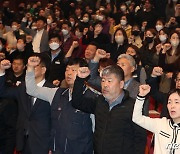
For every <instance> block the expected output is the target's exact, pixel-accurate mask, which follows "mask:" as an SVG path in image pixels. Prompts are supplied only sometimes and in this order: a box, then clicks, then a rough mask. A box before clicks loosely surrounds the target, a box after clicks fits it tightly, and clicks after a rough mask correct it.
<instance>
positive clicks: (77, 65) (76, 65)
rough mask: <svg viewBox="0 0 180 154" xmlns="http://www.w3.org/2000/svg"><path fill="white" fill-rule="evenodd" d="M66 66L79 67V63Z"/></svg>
mask: <svg viewBox="0 0 180 154" xmlns="http://www.w3.org/2000/svg"><path fill="white" fill-rule="evenodd" d="M66 68H79V64H74V65H67V67H66Z"/></svg>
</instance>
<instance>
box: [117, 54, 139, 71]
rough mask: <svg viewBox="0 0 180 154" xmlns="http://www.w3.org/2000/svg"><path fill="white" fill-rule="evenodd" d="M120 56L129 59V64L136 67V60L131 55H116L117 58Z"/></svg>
mask: <svg viewBox="0 0 180 154" xmlns="http://www.w3.org/2000/svg"><path fill="white" fill-rule="evenodd" d="M121 58H125V59H127V60H128V61H129V63H130V65H131V66H133V67H134V68H135V69H136V62H135V60H134V58H133V57H132V56H131V55H128V54H121V55H119V56H118V58H117V60H119V59H121Z"/></svg>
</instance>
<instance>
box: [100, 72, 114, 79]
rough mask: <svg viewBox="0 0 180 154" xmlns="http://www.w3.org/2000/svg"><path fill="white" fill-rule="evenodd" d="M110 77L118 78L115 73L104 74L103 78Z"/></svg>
mask: <svg viewBox="0 0 180 154" xmlns="http://www.w3.org/2000/svg"><path fill="white" fill-rule="evenodd" d="M107 78H108V79H109V78H117V76H116V75H115V74H114V73H107V74H103V75H102V79H107Z"/></svg>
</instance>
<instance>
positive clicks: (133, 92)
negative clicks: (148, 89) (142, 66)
mask: <svg viewBox="0 0 180 154" xmlns="http://www.w3.org/2000/svg"><path fill="white" fill-rule="evenodd" d="M139 86H140V83H139V82H137V81H136V80H135V79H132V80H131V82H130V83H129V85H128V87H127V89H126V90H127V91H129V96H130V97H132V98H133V99H136V97H137V94H138V92H139Z"/></svg>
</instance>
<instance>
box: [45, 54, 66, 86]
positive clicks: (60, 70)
mask: <svg viewBox="0 0 180 154" xmlns="http://www.w3.org/2000/svg"><path fill="white" fill-rule="evenodd" d="M43 54H45V55H46V56H47V58H46V63H47V64H49V66H50V67H49V71H48V75H47V81H49V82H50V83H52V82H53V81H54V80H60V81H62V80H63V79H64V73H65V69H66V65H65V59H64V54H63V51H60V53H59V54H58V55H57V57H55V58H54V59H53V61H51V57H52V55H51V51H49V52H44V53H43Z"/></svg>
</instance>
